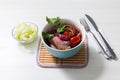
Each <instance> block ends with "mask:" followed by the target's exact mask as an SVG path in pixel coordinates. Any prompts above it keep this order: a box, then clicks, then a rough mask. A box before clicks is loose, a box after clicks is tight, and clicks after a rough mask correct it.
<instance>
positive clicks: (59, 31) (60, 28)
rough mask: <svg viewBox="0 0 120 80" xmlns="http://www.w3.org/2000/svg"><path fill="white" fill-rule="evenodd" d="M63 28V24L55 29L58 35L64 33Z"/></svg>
mask: <svg viewBox="0 0 120 80" xmlns="http://www.w3.org/2000/svg"><path fill="white" fill-rule="evenodd" d="M64 28H65V23H60V26H59V27H58V29H57V32H58V33H62V32H64Z"/></svg>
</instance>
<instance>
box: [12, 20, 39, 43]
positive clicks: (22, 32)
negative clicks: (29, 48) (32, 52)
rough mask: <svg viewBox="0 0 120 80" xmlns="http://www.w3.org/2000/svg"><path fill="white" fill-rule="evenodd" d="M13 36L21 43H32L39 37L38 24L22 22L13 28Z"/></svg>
mask: <svg viewBox="0 0 120 80" xmlns="http://www.w3.org/2000/svg"><path fill="white" fill-rule="evenodd" d="M12 36H13V37H14V39H15V40H17V41H18V42H20V43H27V44H28V43H31V42H33V41H34V40H35V39H36V38H37V37H38V26H37V25H36V24H34V23H32V22H22V23H19V24H17V25H16V26H15V27H14V28H13V29H12Z"/></svg>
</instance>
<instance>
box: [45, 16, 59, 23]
mask: <svg viewBox="0 0 120 80" xmlns="http://www.w3.org/2000/svg"><path fill="white" fill-rule="evenodd" d="M46 21H47V22H48V23H49V24H50V23H52V24H54V23H57V22H59V21H60V18H59V17H57V18H48V17H47V16H46Z"/></svg>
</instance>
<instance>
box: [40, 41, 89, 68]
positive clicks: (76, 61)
mask: <svg viewBox="0 0 120 80" xmlns="http://www.w3.org/2000/svg"><path fill="white" fill-rule="evenodd" d="M38 60H39V61H38V62H39V63H42V64H45V65H47V64H48V65H49V64H51V66H54V65H58V64H59V65H63V66H64V65H68V66H70V65H73V66H78V65H81V64H86V60H87V51H86V45H85V43H84V45H83V47H82V48H81V50H80V52H78V53H77V54H76V55H74V56H73V57H71V58H67V59H59V58H56V57H54V56H52V55H51V54H50V53H49V52H48V51H47V49H46V48H45V47H44V45H43V44H41V45H40V47H39V56H38Z"/></svg>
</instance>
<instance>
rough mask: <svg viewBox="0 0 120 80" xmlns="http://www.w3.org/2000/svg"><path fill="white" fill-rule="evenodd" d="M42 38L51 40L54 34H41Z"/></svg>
mask: <svg viewBox="0 0 120 80" xmlns="http://www.w3.org/2000/svg"><path fill="white" fill-rule="evenodd" d="M42 36H43V38H44V39H51V38H52V37H54V34H49V33H45V32H42Z"/></svg>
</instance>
